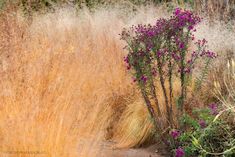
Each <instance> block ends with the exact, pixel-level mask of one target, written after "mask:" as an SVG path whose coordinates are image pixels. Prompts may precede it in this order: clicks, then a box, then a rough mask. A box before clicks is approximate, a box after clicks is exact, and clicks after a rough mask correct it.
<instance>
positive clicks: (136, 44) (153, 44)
mask: <svg viewBox="0 0 235 157" xmlns="http://www.w3.org/2000/svg"><path fill="white" fill-rule="evenodd" d="M200 22H201V18H200V17H199V16H197V15H194V14H193V13H192V12H191V11H188V10H181V9H179V8H177V9H175V11H174V13H173V15H172V16H171V17H170V18H169V19H164V18H162V19H159V20H157V22H156V23H155V24H154V25H150V24H149V25H141V24H139V25H137V26H132V27H131V28H129V29H124V30H123V31H122V34H121V39H122V40H125V41H126V43H127V46H126V47H125V48H126V49H127V50H128V52H129V53H128V54H127V56H126V57H125V59H124V61H125V62H126V65H127V69H128V70H130V72H131V74H132V75H133V81H134V82H136V83H137V84H138V86H139V88H140V90H141V93H142V96H143V98H144V100H145V103H146V105H147V108H148V110H149V113H150V115H151V117H152V119H153V121H154V124H155V126H156V129H158V130H163V129H164V128H163V127H165V126H170V127H171V128H173V127H174V126H175V125H177V124H179V119H180V118H179V115H182V114H183V113H184V111H185V103H184V102H185V99H186V96H187V82H188V80H189V78H190V77H191V75H192V72H193V68H194V67H195V65H196V62H197V60H198V59H199V58H201V59H206V60H211V59H213V58H215V57H216V54H215V53H214V52H212V51H210V50H207V41H206V40H205V39H202V40H197V41H195V37H194V32H196V28H195V27H196V25H197V24H198V23H200ZM190 43H193V44H194V45H195V46H196V49H195V50H194V51H189V50H188V48H189V44H190ZM177 78H178V79H180V82H181V93H180V95H179V96H178V103H177V104H178V111H177V113H173V107H174V105H176V104H175V103H173V95H175V96H177V95H176V94H175V93H173V89H174V85H173V79H177ZM157 81H159V82H160V86H161V87H160V88H161V89H162V92H163V96H164V106H165V108H166V115H165V114H163V113H164V112H163V111H162V110H161V109H160V106H161V105H162V104H159V98H158V96H157V94H156V82H157ZM166 84H169V86H166ZM168 88H169V89H168ZM167 91H169V92H167ZM152 100H153V101H152ZM155 109H156V111H155ZM175 114H176V115H178V120H177V122H175V120H174V118H173V116H174V115H175ZM163 122H167V124H165V123H163Z"/></svg>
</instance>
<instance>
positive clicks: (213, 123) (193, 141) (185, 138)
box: [171, 108, 235, 157]
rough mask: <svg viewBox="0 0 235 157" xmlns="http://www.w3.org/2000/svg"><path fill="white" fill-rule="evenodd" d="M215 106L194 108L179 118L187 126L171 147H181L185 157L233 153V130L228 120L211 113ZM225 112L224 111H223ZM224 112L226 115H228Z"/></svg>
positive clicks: (228, 156) (232, 154)
mask: <svg viewBox="0 0 235 157" xmlns="http://www.w3.org/2000/svg"><path fill="white" fill-rule="evenodd" d="M214 110H215V108H205V109H196V110H194V111H193V115H191V116H189V115H184V116H183V117H182V119H181V121H182V122H184V123H185V125H186V126H187V128H186V129H185V131H184V132H182V133H181V135H180V136H179V137H178V138H177V139H173V140H174V142H171V143H174V145H173V146H172V149H177V148H178V147H180V148H183V150H184V153H185V154H184V156H185V157H194V156H195V157H196V156H202V157H210V156H226V157H232V156H234V155H235V131H234V126H233V124H231V123H230V122H229V121H227V120H225V119H223V118H220V113H218V114H213V113H214V112H212V111H214ZM225 114H226V113H225ZM229 116H230V115H229V114H226V117H229Z"/></svg>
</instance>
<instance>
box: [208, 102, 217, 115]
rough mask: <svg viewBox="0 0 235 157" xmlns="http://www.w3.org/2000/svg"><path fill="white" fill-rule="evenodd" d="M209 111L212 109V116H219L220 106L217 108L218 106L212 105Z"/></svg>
mask: <svg viewBox="0 0 235 157" xmlns="http://www.w3.org/2000/svg"><path fill="white" fill-rule="evenodd" d="M209 109H210V111H211V114H212V115H217V114H218V106H217V104H215V103H211V104H210V105H209Z"/></svg>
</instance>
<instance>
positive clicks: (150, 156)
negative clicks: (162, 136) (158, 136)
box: [100, 144, 169, 157]
mask: <svg viewBox="0 0 235 157" xmlns="http://www.w3.org/2000/svg"><path fill="white" fill-rule="evenodd" d="M100 157H169V154H168V152H166V151H165V148H164V146H159V145H157V144H155V145H152V146H149V147H147V148H131V149H113V148H111V147H108V146H105V149H103V150H102V151H101V154H100Z"/></svg>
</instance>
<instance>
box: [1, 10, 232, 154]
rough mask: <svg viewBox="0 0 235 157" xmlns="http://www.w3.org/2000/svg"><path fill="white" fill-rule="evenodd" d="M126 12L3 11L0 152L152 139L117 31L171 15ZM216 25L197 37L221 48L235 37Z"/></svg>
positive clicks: (95, 150) (96, 149)
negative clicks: (29, 13)
mask: <svg viewBox="0 0 235 157" xmlns="http://www.w3.org/2000/svg"><path fill="white" fill-rule="evenodd" d="M123 12H124V11H123V10H120V9H118V8H112V9H110V8H103V9H99V10H97V11H95V12H94V13H91V12H89V11H88V10H86V9H84V10H83V11H81V12H79V13H76V11H75V10H74V9H73V8H64V9H63V8H62V9H58V10H57V11H56V12H55V13H48V14H45V15H37V16H33V17H32V19H31V20H27V19H25V18H24V17H23V16H22V15H21V13H20V12H15V11H14V12H12V11H6V12H3V13H1V16H0V20H1V25H0V36H1V39H0V40H1V41H0V52H1V55H0V64H1V66H0V74H1V77H0V139H1V140H0V153H1V156H17V157H20V156H22V157H24V156H36V155H41V156H46V157H49V156H52V157H65V156H66V157H69V156H71V157H75V156H78V157H93V156H101V155H102V152H103V151H102V149H103V144H105V142H104V141H105V139H110V140H113V141H116V142H117V143H116V146H119V147H133V146H136V145H140V144H142V143H143V142H145V141H146V140H148V138H149V137H150V136H151V134H152V133H151V131H152V130H151V128H152V125H151V122H150V120H149V118H148V117H149V116H148V114H147V111H146V109H145V106H144V103H143V100H142V99H141V97H140V94H139V93H138V90H137V89H136V86H135V84H134V83H132V81H131V78H130V76H129V75H128V73H127V71H126V70H125V65H124V64H123V57H124V54H125V52H124V51H123V43H121V41H120V40H119V36H118V34H119V33H120V32H121V29H122V28H123V27H126V26H130V25H132V24H136V23H151V22H154V20H155V19H156V18H159V17H163V16H167V13H166V12H165V11H164V10H163V9H161V7H159V8H156V7H149V6H148V7H143V8H139V9H138V11H137V12H136V13H132V12H129V14H128V15H127V14H124V13H123ZM212 28H214V29H211V27H209V26H207V25H206V24H205V23H204V24H202V25H201V26H200V29H201V30H202V31H201V32H200V31H199V33H198V34H197V36H204V35H205V36H208V37H209V39H210V40H211V41H213V42H212V43H213V44H211V47H212V48H214V50H215V51H220V50H221V51H222V50H223V49H224V47H223V46H224V45H223V43H224V42H225V41H229V40H233V39H234V36H233V35H229V36H225V35H224V34H230V31H228V30H226V29H224V30H223V31H224V32H221V31H219V32H218V31H217V28H221V29H222V28H223V26H220V25H215V26H214V27H212ZM203 30H204V31H203ZM210 40H209V41H210ZM233 41H234V40H233ZM226 44H228V46H226V47H228V48H230V49H231V50H234V43H232V42H230V43H227V42H226ZM219 45H220V46H219ZM103 155H104V154H103Z"/></svg>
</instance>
